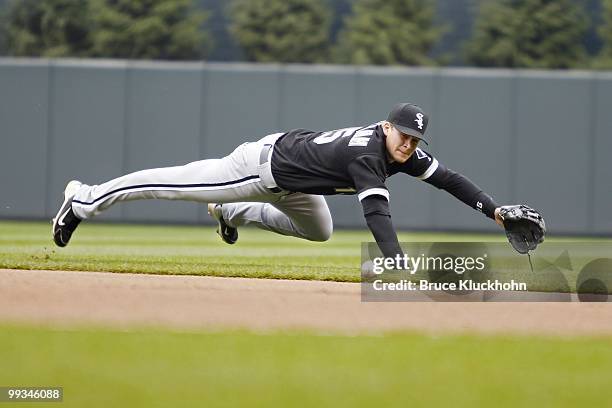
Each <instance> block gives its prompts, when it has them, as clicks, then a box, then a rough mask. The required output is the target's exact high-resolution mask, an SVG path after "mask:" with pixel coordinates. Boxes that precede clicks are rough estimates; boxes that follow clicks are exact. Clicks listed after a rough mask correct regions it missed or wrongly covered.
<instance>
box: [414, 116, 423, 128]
mask: <svg viewBox="0 0 612 408" xmlns="http://www.w3.org/2000/svg"><path fill="white" fill-rule="evenodd" d="M416 117H417V118H416V119H415V120H414V121H415V122H416V123H417V125H419V129H421V130H423V114H422V113H420V112H419V113H417V114H416Z"/></svg>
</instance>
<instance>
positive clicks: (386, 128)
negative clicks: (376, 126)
mask: <svg viewBox="0 0 612 408" xmlns="http://www.w3.org/2000/svg"><path fill="white" fill-rule="evenodd" d="M382 127H383V132H384V133H385V136H388V135H389V131H390V130H391V123H389V122H387V121H386V120H385V121H383V125H382Z"/></svg>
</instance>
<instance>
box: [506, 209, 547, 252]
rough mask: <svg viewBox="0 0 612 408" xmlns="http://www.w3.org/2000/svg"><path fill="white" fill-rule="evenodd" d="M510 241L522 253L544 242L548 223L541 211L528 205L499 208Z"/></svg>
mask: <svg viewBox="0 0 612 408" xmlns="http://www.w3.org/2000/svg"><path fill="white" fill-rule="evenodd" d="M499 216H500V217H501V218H502V220H503V221H504V228H505V230H506V236H507V237H508V241H510V244H512V247H513V248H514V249H516V250H517V251H518V252H519V253H520V254H526V253H527V252H529V251H532V250H534V249H536V247H537V246H538V244H541V243H542V242H544V234H546V224H545V223H544V218H542V216H541V215H540V213H539V212H537V211H536V210H534V209H533V208H530V207H527V206H526V205H522V204H521V205H505V206H503V207H500V208H499Z"/></svg>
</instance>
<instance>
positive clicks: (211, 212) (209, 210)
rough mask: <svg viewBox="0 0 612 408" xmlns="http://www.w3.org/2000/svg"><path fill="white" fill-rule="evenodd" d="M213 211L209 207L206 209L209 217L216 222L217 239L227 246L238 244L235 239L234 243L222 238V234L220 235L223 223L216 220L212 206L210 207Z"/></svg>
mask: <svg viewBox="0 0 612 408" xmlns="http://www.w3.org/2000/svg"><path fill="white" fill-rule="evenodd" d="M212 208H213V209H212V210H211V209H210V207H208V215H210V216H211V217H213V218H214V219H215V220H216V221H217V230H216V233H217V235H218V236H219V238H220V239H221V241H223V242H225V243H226V244H229V245H234V244H235V243H236V242H238V239H237V238H236V240H235V241H228V240H226V239H225V238H223V234H221V229H222V228H223V223H222V221H221V220H220V219H219V218H217V217H216V216H215V214H214V208H215V207H214V206H213V207H212Z"/></svg>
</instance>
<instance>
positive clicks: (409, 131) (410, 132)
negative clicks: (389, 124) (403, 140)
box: [393, 123, 429, 145]
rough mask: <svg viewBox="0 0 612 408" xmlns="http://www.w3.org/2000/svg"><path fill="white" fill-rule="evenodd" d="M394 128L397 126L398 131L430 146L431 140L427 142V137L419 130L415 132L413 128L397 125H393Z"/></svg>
mask: <svg viewBox="0 0 612 408" xmlns="http://www.w3.org/2000/svg"><path fill="white" fill-rule="evenodd" d="M393 126H395V127H396V128H397V130H399V131H400V132H402V133H405V134H407V135H410V136H414V137H418V138H419V139H420V140H422V141H423V142H425V144H426V145H429V140H427V139H426V138H425V135H424V134H422V133H421V132H419V131H418V130H414V129H412V128H409V127H405V126H399V125H396V124H395V123H394V124H393Z"/></svg>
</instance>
